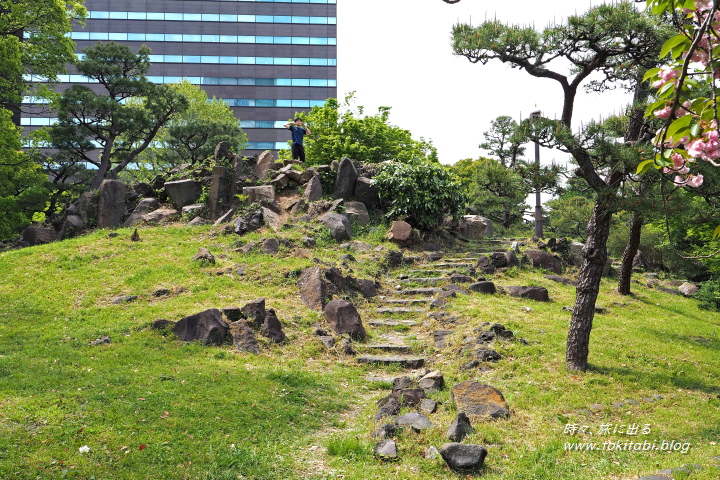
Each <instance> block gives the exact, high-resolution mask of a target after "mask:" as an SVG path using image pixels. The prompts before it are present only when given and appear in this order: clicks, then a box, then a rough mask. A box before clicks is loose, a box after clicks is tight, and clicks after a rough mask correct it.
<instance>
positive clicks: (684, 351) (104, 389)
mask: <svg viewBox="0 0 720 480" xmlns="http://www.w3.org/2000/svg"><path fill="white" fill-rule="evenodd" d="M118 232H119V233H120V236H118V237H117V238H113V239H111V238H107V236H106V234H107V232H96V233H94V234H92V235H89V236H87V237H83V238H78V239H73V240H69V241H65V242H62V243H55V244H51V245H45V246H40V247H35V248H28V249H24V250H20V251H14V252H7V253H3V254H0V272H2V273H1V274H0V275H1V277H0V478H3V479H6V478H7V479H16V478H17V479H30V478H60V477H62V476H63V475H65V476H66V477H67V478H82V479H87V478H92V477H93V476H94V478H97V479H100V478H113V479H125V478H127V479H131V478H132V479H137V478H153V479H154V478H193V479H195V478H246V479H265V478H267V479H271V478H272V479H275V478H283V479H287V478H316V479H320V478H336V477H337V476H338V475H344V476H345V477H344V478H346V479H368V478H383V479H384V478H388V477H389V476H391V475H395V477H396V478H407V479H415V478H417V479H429V478H448V479H453V478H463V477H464V475H457V474H453V473H452V472H450V471H449V470H447V468H446V467H445V466H444V465H443V463H442V462H441V461H438V460H425V459H424V458H422V453H423V451H424V449H425V448H427V447H428V446H430V445H435V446H437V447H439V446H440V445H441V444H442V443H444V432H445V429H446V428H447V426H448V425H449V423H450V421H451V420H452V418H453V416H454V415H455V412H454V411H453V406H452V402H451V401H450V395H449V391H448V390H447V389H446V390H445V391H443V392H439V393H437V394H435V398H436V399H438V400H440V401H441V402H443V404H442V406H441V408H440V411H439V412H438V413H437V414H435V415H433V422H435V423H436V424H437V425H439V427H438V428H435V429H431V430H430V431H427V432H424V433H422V434H419V435H415V434H402V435H401V436H400V437H399V439H398V445H399V448H400V453H401V460H400V461H398V462H394V463H385V462H382V461H379V460H376V459H374V458H373V457H372V455H371V454H369V453H368V450H369V448H370V446H371V445H372V442H373V440H372V432H373V431H374V429H375V428H376V425H375V424H374V423H373V422H372V421H371V418H372V414H373V413H374V401H375V400H377V399H379V398H380V397H381V396H383V395H384V394H386V392H384V391H380V390H377V388H378V387H377V386H376V385H372V384H370V383H369V382H366V381H364V380H363V377H364V376H365V374H366V373H367V372H368V371H371V370H375V369H373V368H372V367H365V366H362V367H361V366H357V365H356V364H355V363H354V361H353V360H352V358H351V357H343V356H338V355H334V354H329V353H326V352H324V351H323V349H322V348H321V347H320V346H319V345H318V343H319V342H317V340H315V339H313V338H312V337H311V334H312V331H313V325H314V324H315V323H317V322H319V321H320V316H319V315H318V314H317V313H316V312H312V311H310V310H309V309H306V308H305V307H304V306H302V305H301V303H300V302H299V299H298V297H297V287H296V286H295V281H296V279H295V275H296V273H297V271H298V269H300V268H304V267H306V266H309V265H311V264H313V262H312V259H311V258H307V257H309V255H305V256H303V254H302V253H298V251H297V250H296V249H288V248H284V249H282V250H281V253H280V255H279V256H277V257H271V256H266V255H262V254H250V255H242V254H240V253H236V252H233V245H232V242H234V241H236V240H237V237H235V236H222V235H215V233H214V230H213V229H212V228H210V227H204V228H200V229H189V228H185V227H170V228H155V229H143V230H141V231H140V234H141V237H142V238H143V241H142V242H139V243H132V242H130V241H129V239H128V238H129V236H130V233H131V232H130V231H128V230H119V231H118ZM308 233H311V232H309V231H304V232H303V231H301V230H294V231H292V232H287V233H284V234H283V236H285V237H287V238H291V239H298V238H299V237H300V236H302V235H303V234H308ZM379 233H381V232H379V231H375V232H370V234H369V235H368V236H366V237H365V238H364V239H365V240H367V241H371V242H373V243H377V241H378V238H380V236H381V235H379ZM259 237H260V235H259V234H256V235H250V236H247V237H244V238H243V239H244V240H247V239H251V240H257V239H258V238H259ZM321 237H322V236H321ZM200 246H208V247H209V248H210V250H211V251H212V252H213V253H214V254H215V255H216V258H217V259H218V265H216V266H214V267H206V268H202V267H200V266H198V265H194V264H192V263H191V262H190V260H189V259H190V258H191V257H192V256H193V255H194V253H195V252H196V251H197V248H198V247H200ZM342 253H344V252H340V251H338V249H337V248H332V244H331V243H330V242H327V240H325V239H324V237H322V238H320V242H319V247H318V248H317V249H315V250H314V251H313V252H312V256H316V257H318V258H320V259H322V260H325V261H330V262H333V261H336V260H337V259H338V257H339V255H340V254H342ZM354 255H355V256H356V257H357V258H358V260H359V262H358V263H357V264H356V265H355V266H353V268H354V270H355V272H354V274H355V275H356V276H358V277H367V276H372V275H374V274H376V273H377V272H376V270H377V265H376V263H375V262H373V261H372V260H373V259H376V258H377V257H378V255H379V254H376V253H359V252H358V253H355V254H354ZM238 263H243V264H246V265H247V275H246V276H245V277H243V278H242V279H239V278H238V277H237V276H236V275H235V274H234V273H230V274H223V272H224V271H225V269H226V268H234V266H235V264H238ZM396 273H398V272H393V274H396ZM511 275H514V277H510V276H508V275H499V276H497V277H496V278H495V281H496V283H498V284H500V285H513V284H515V285H523V284H538V285H543V286H547V287H548V289H549V290H550V295H551V298H553V300H554V301H553V302H551V303H548V304H536V303H532V304H531V305H530V304H529V303H528V301H520V300H517V299H513V298H509V297H504V296H480V295H479V294H475V295H473V296H461V297H458V298H457V299H454V300H453V304H452V307H451V309H452V310H453V311H454V312H457V313H458V314H460V315H461V316H462V318H463V319H464V320H465V321H466V322H467V323H466V324H464V325H462V326H461V327H459V328H458V332H456V334H455V335H454V336H453V337H451V340H450V346H449V347H448V348H446V349H443V350H442V351H434V350H433V348H432V347H430V345H432V342H431V341H430V340H429V339H428V338H427V335H428V334H429V333H430V332H431V331H432V330H433V329H435V328H438V325H437V324H431V325H428V326H427V327H426V328H425V329H424V331H422V332H420V334H419V335H418V338H417V345H418V347H417V348H418V352H424V353H425V354H428V355H429V356H430V358H432V359H433V361H432V363H431V368H438V369H440V370H441V371H443V373H444V374H445V376H446V381H447V382H448V383H449V384H450V385H453V384H454V383H455V382H459V381H463V380H466V379H479V380H481V381H483V382H487V383H490V384H492V385H494V386H495V387H497V388H499V389H500V390H501V391H502V392H503V393H504V394H505V396H506V398H507V399H508V402H509V404H510V406H511V408H512V411H513V415H512V417H511V418H510V419H509V420H507V421H500V422H495V423H486V424H479V425H476V430H477V433H476V434H475V435H474V436H472V437H471V438H470V439H468V441H472V442H476V443H481V444H484V445H489V449H490V454H489V456H488V459H487V461H486V463H487V468H486V469H485V470H484V471H483V474H482V475H483V476H484V477H485V478H488V479H508V480H509V479H543V478H548V479H550V478H552V479H558V478H577V479H591V478H592V479H595V478H617V479H630V478H636V477H635V476H634V475H636V474H639V475H642V474H649V473H653V472H655V471H657V470H659V469H661V468H666V467H675V466H679V465H681V464H683V463H698V464H701V465H705V466H706V468H705V469H704V470H703V471H701V472H699V473H697V474H695V475H694V476H693V478H698V479H701V478H708V479H710V478H713V479H715V478H717V477H718V471H717V470H713V469H711V468H710V465H712V461H711V460H710V457H711V456H712V455H719V454H720V453H718V447H717V445H716V444H715V442H717V441H718V440H719V438H718V437H720V400H718V395H719V394H720V381H719V380H718V379H719V378H720V366H718V363H717V354H718V350H719V349H720V338H718V335H717V326H718V324H719V323H720V319H719V316H718V315H717V314H715V313H708V312H704V311H701V310H698V309H697V307H696V306H695V303H694V301H692V300H689V299H684V298H678V297H672V296H668V295H667V294H663V293H661V292H657V291H654V290H651V289H648V288H645V287H640V286H637V287H636V290H637V294H636V296H634V297H632V298H622V297H620V296H618V295H617V294H615V293H613V290H612V287H613V284H612V283H611V282H609V281H608V282H605V283H603V287H602V291H601V297H600V302H599V303H600V304H601V305H603V306H605V307H607V308H608V310H609V311H608V313H606V314H602V315H597V316H596V321H595V328H594V330H593V336H592V345H591V363H592V368H591V370H590V371H589V372H587V373H584V374H572V373H568V372H567V371H566V370H565V369H564V341H565V335H566V332H567V326H568V319H569V313H567V312H561V311H560V308H561V306H563V305H571V304H572V302H573V295H574V292H573V289H572V288H570V287H565V286H562V285H559V284H554V283H552V282H549V281H547V280H545V279H544V278H543V277H542V275H541V274H540V273H538V272H532V271H520V272H518V271H511ZM383 284H384V285H385V286H388V287H389V286H391V285H392V284H393V283H392V281H391V280H390V279H387V280H384V281H383ZM157 288H169V289H175V291H177V290H179V289H184V291H182V292H181V293H176V294H173V295H172V296H170V297H161V298H155V297H152V296H151V295H150V292H152V291H153V290H155V289H157ZM119 295H139V299H138V300H137V301H135V302H133V303H130V304H126V305H114V304H112V302H111V298H113V297H115V296H119ZM260 296H263V297H266V299H267V306H268V308H275V309H276V311H277V313H278V317H279V318H280V320H281V322H283V324H284V325H285V330H286V333H287V334H288V336H289V342H288V344H287V345H282V346H270V345H267V344H264V348H263V353H262V354H261V355H259V356H251V355H244V354H237V353H235V352H234V351H233V348H232V347H231V346H226V347H219V348H218V347H203V346H200V345H195V344H183V343H181V342H179V341H176V340H175V339H174V338H172V337H171V336H168V337H165V336H163V335H162V334H160V333H158V332H155V331H151V330H150V329H149V328H148V324H149V322H150V321H152V320H153V319H155V318H161V317H162V318H168V319H170V320H177V319H179V318H180V317H182V316H185V315H188V314H191V313H195V312H198V311H200V310H203V309H206V308H220V307H224V306H228V305H238V306H242V304H244V303H245V302H246V301H248V300H252V299H254V298H257V297H260ZM614 302H617V303H622V304H624V305H613V303H614ZM525 305H529V306H531V307H532V311H531V312H526V311H524V310H523V309H522V307H523V306H525ZM484 321H488V322H500V323H504V324H505V325H506V326H507V327H508V328H511V329H513V330H514V331H515V332H516V335H517V336H520V337H522V338H525V339H526V340H528V342H529V345H522V344H520V343H517V342H512V343H508V344H503V345H498V346H496V347H497V349H498V350H499V351H500V352H501V353H502V354H503V355H504V356H505V359H504V360H502V361H501V362H499V363H498V364H497V365H496V366H495V370H494V371H493V372H490V373H486V374H478V373H477V372H469V371H463V370H460V369H459V368H458V367H459V365H460V364H462V363H464V362H466V361H468V358H466V357H463V356H460V355H459V354H458V353H457V351H458V350H459V348H460V344H461V343H462V340H463V338H464V337H465V336H469V335H470V334H471V333H472V330H473V329H474V328H475V327H477V326H478V324H480V323H481V322H484ZM371 334H372V335H377V332H374V333H371ZM103 335H109V336H110V337H111V339H112V341H113V343H112V344H110V345H103V346H98V347H90V346H88V342H89V341H91V340H94V339H95V338H97V337H100V336H103ZM652 394H660V395H662V396H663V397H664V399H663V400H660V401H656V402H653V403H645V402H644V403H641V404H639V405H626V406H625V407H623V408H621V409H611V408H609V405H611V404H612V403H615V402H618V401H622V400H624V399H637V400H640V399H641V398H642V397H648V396H651V395H652ZM596 403H601V404H604V405H605V406H606V408H604V409H603V410H602V411H600V412H598V413H596V414H592V415H589V416H588V415H584V414H582V413H579V411H580V410H583V409H587V408H588V407H589V406H590V405H591V404H596ZM558 415H562V416H564V417H566V418H567V420H566V421H562V422H561V421H560V420H558ZM567 422H571V423H577V424H580V425H587V426H589V427H590V429H592V430H597V428H598V427H599V425H600V424H603V423H612V424H630V423H637V424H641V425H644V424H650V425H651V429H652V433H651V434H650V435H647V436H646V437H628V436H621V435H617V434H616V435H610V436H608V437H604V438H601V441H603V440H613V441H615V440H623V441H625V440H635V439H638V438H640V439H642V440H645V439H648V440H650V441H658V442H661V441H662V440H675V441H682V442H690V443H691V444H692V446H691V449H690V451H689V452H688V453H687V454H684V455H683V454H680V453H647V452H645V453H643V452H601V453H598V452H593V453H581V452H563V442H566V441H571V440H572V437H570V436H568V435H565V434H563V428H564V424H565V423H567ZM84 445H88V446H89V447H90V452H87V453H80V452H79V450H78V449H79V448H80V447H82V446H84ZM313 445H319V446H321V447H330V448H329V450H330V453H332V454H333V455H329V454H328V452H327V450H326V449H325V448H319V449H311V448H310V447H311V446H313Z"/></svg>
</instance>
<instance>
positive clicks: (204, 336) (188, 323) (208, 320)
mask: <svg viewBox="0 0 720 480" xmlns="http://www.w3.org/2000/svg"><path fill="white" fill-rule="evenodd" d="M227 330H228V325H227V323H225V320H223V318H222V313H221V312H220V310H218V309H217V308H211V309H209V310H205V311H203V312H200V313H196V314H195V315H190V316H188V317H184V318H182V319H180V320H179V321H178V322H177V323H176V324H175V327H173V332H174V333H175V335H177V336H178V337H179V338H180V340H183V341H185V342H194V341H198V340H199V341H201V342H203V343H206V344H215V345H220V344H221V343H222V342H223V340H224V339H225V334H226V333H227Z"/></svg>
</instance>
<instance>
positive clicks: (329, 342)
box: [320, 335, 335, 350]
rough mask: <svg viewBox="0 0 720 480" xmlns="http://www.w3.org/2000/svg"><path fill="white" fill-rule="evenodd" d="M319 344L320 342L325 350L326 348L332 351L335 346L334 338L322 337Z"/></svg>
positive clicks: (329, 336)
mask: <svg viewBox="0 0 720 480" xmlns="http://www.w3.org/2000/svg"><path fill="white" fill-rule="evenodd" d="M320 342H322V344H323V346H324V347H325V348H327V349H328V350H332V348H333V347H334V346H335V337H333V336H331V335H322V336H320Z"/></svg>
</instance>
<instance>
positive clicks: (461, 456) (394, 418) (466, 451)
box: [374, 371, 510, 471]
mask: <svg viewBox="0 0 720 480" xmlns="http://www.w3.org/2000/svg"><path fill="white" fill-rule="evenodd" d="M444 385H445V381H444V378H443V376H442V374H441V373H440V372H439V371H432V372H426V373H425V374H424V375H423V376H422V377H420V378H419V379H412V378H410V377H407V376H405V377H399V378H395V379H394V380H393V386H392V393H390V394H389V395H387V396H385V397H383V398H381V399H380V400H378V402H377V407H378V410H377V413H376V414H375V416H374V419H375V421H377V422H381V426H380V427H379V428H378V430H377V432H376V433H375V437H376V438H378V442H377V444H376V446H375V454H376V455H377V456H378V457H380V458H384V459H394V458H397V457H398V445H397V442H396V440H395V438H396V437H397V435H398V433H400V432H403V431H411V432H415V433H420V432H422V431H423V430H426V429H430V428H435V427H436V425H435V424H434V423H433V422H432V421H431V420H430V418H429V416H430V415H432V414H434V413H435V412H436V411H437V409H438V402H437V401H435V400H433V399H431V398H429V397H428V395H432V394H433V393H435V392H438V391H440V390H442V389H443V388H444ZM451 396H452V400H453V402H454V403H455V406H456V407H457V410H458V414H457V416H456V417H455V419H454V420H453V422H452V424H451V425H450V427H449V428H448V430H447V433H446V437H447V439H448V440H449V442H448V443H445V444H444V445H442V447H440V449H439V450H438V449H437V448H435V447H430V448H428V449H427V450H426V451H425V457H426V458H428V459H433V458H437V457H438V456H439V457H441V458H442V459H443V460H444V461H445V462H446V463H447V465H448V466H449V467H450V468H451V469H452V470H455V471H474V470H479V469H480V468H481V467H482V465H483V463H484V461H485V457H486V456H487V453H488V452H487V449H486V448H485V447H483V446H481V445H474V444H467V443H462V442H463V441H464V440H465V439H466V437H467V436H468V435H470V434H472V433H474V432H475V430H474V428H473V427H472V423H471V422H480V421H486V420H489V419H492V420H496V419H501V418H507V417H509V415H510V410H509V408H508V405H507V402H505V399H504V397H503V395H502V393H500V391H498V390H497V389H496V388H494V387H491V386H490V385H484V384H481V383H479V382H473V381H467V382H463V383H460V384H458V385H455V386H454V387H452V389H451ZM401 409H411V410H415V411H411V412H409V413H405V414H404V415H399V414H400V411H401ZM388 420H390V422H388Z"/></svg>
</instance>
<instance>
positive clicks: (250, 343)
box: [230, 320, 260, 355]
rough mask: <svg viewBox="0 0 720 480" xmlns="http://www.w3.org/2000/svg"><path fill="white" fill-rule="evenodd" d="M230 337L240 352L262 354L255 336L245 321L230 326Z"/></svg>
mask: <svg viewBox="0 0 720 480" xmlns="http://www.w3.org/2000/svg"><path fill="white" fill-rule="evenodd" d="M230 335H231V336H232V341H233V345H235V348H237V349H238V351H240V352H249V353H254V354H255V355H257V354H259V353H260V348H259V347H258V343H257V340H256V339H255V334H254V333H253V331H252V330H251V329H250V327H249V326H248V324H247V322H246V321H245V320H238V321H237V322H232V323H231V324H230Z"/></svg>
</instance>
